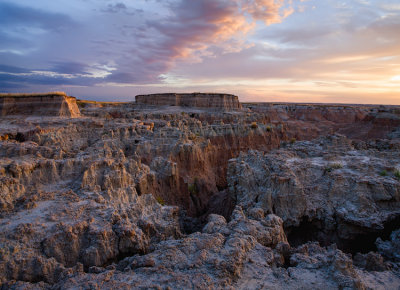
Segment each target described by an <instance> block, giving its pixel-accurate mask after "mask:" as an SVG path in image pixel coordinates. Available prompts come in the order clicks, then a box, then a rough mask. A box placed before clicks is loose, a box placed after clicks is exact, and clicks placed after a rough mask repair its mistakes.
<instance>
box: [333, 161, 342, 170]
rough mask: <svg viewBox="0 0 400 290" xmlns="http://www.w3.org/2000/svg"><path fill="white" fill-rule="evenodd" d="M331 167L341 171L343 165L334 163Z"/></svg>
mask: <svg viewBox="0 0 400 290" xmlns="http://www.w3.org/2000/svg"><path fill="white" fill-rule="evenodd" d="M331 167H332V169H340V168H343V164H342V163H339V162H335V163H332V165H331Z"/></svg>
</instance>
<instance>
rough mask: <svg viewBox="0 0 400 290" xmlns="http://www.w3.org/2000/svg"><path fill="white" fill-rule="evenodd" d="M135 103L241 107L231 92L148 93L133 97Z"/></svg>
mask: <svg viewBox="0 0 400 290" xmlns="http://www.w3.org/2000/svg"><path fill="white" fill-rule="evenodd" d="M135 99H136V103H137V104H142V105H151V106H181V107H197V108H212V109H221V110H238V109H241V108H242V105H241V104H240V102H239V98H238V97H237V96H235V95H231V94H219V93H189V94H176V93H166V94H150V95H138V96H136V97H135Z"/></svg>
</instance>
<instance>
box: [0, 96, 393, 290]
mask: <svg viewBox="0 0 400 290" xmlns="http://www.w3.org/2000/svg"><path fill="white" fill-rule="evenodd" d="M24 98H27V97H24ZM32 98H33V97H32ZM152 98H153V99H154V98H155V97H154V96H153V97H152ZM28 99H29V98H28ZM34 100H35V101H34V102H36V103H35V106H38V107H40V105H39V104H40V101H39V100H40V98H37V97H35V98H34ZM43 100H44V103H45V104H44V106H43V107H46V106H47V105H46V104H48V99H46V98H43ZM58 100H61V101H57V102H58V103H61V104H62V103H63V100H71V99H68V98H65V99H62V98H60V99H58ZM73 100H74V99H73ZM9 102H14V103H16V100H9ZM168 102H169V101H165V100H162V101H160V103H159V104H156V103H154V102H152V103H151V104H149V105H146V104H144V103H140V102H132V103H124V104H119V103H98V102H86V101H79V102H74V104H78V106H79V108H73V109H71V110H72V111H73V112H75V113H70V114H71V115H70V116H69V117H70V118H66V117H65V114H58V113H57V114H55V113H54V112H55V111H57V110H55V111H54V110H50V109H49V110H46V111H44V112H43V113H41V114H40V116H38V115H36V113H35V112H36V111H35V112H33V111H29V110H26V109H24V107H25V106H26V105H25V103H24V102H22V104H24V105H22V108H18V105H15V106H16V108H17V109H16V110H17V111H18V114H14V112H15V110H10V111H8V112H9V113H7V111H4V110H3V111H2V112H6V113H5V116H2V118H1V119H0V148H1V149H0V208H1V211H0V229H1V230H0V283H1V285H2V289H76V288H79V289H91V288H95V289H110V288H113V289H114V288H123V289H129V288H131V289H137V288H157V289H167V288H168V287H169V289H171V288H172V289H187V288H192V289H193V288H210V289H220V288H226V289H310V288H324V289H338V288H340V289H398V288H399V287H400V272H399V271H400V269H399V266H400V239H399V237H400V207H399V206H400V108H399V107H396V106H366V105H317V104H277V103H275V104H272V103H268V104H267V103H259V104H256V103H254V104H242V105H241V106H242V108H240V107H239V106H238V107H237V108H236V109H234V110H225V109H224V110H210V108H214V107H213V106H214V105H212V104H211V105H209V106H210V107H202V106H197V105H193V104H194V103H191V104H192V105H190V104H189V105H179V106H176V105H172V106H170V105H169V104H166V103H168ZM218 102H219V101H218ZM175 104H176V103H175ZM50 107H53V106H50ZM54 107H55V106H54ZM60 107H62V105H60ZM10 112H11V113H10ZM57 112H59V111H57Z"/></svg>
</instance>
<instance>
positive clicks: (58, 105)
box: [0, 92, 80, 118]
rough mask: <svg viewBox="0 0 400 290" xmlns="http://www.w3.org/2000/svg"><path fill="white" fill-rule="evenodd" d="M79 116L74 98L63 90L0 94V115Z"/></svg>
mask: <svg viewBox="0 0 400 290" xmlns="http://www.w3.org/2000/svg"><path fill="white" fill-rule="evenodd" d="M10 115H22V116H58V117H71V118H74V117H79V116H80V111H79V108H78V106H77V104H76V98H74V97H70V96H67V95H66V94H65V93H64V92H49V93H32V94H25V93H16V94H0V116H2V117H4V116H10Z"/></svg>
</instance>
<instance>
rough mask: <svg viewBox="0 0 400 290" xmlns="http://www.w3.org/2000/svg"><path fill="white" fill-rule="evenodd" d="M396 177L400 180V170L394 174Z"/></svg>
mask: <svg viewBox="0 0 400 290" xmlns="http://www.w3.org/2000/svg"><path fill="white" fill-rule="evenodd" d="M394 177H396V178H397V179H400V170H396V171H395V172H394Z"/></svg>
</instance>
